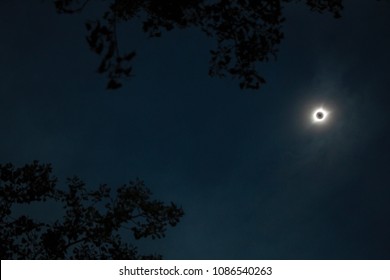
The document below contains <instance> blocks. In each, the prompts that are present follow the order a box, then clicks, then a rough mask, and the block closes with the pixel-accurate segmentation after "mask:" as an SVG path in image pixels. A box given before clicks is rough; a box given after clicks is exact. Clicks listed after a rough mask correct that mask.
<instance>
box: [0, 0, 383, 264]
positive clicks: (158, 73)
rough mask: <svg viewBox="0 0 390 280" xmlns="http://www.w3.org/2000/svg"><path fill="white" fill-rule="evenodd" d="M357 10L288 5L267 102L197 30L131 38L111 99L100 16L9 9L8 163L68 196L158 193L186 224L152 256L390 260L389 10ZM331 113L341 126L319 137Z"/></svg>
mask: <svg viewBox="0 0 390 280" xmlns="http://www.w3.org/2000/svg"><path fill="white" fill-rule="evenodd" d="M344 6H345V9H344V11H343V13H342V18H341V19H334V18H333V17H332V15H331V14H329V13H324V14H322V15H321V14H318V13H315V12H311V11H310V10H309V9H308V7H306V6H305V5H303V4H293V3H291V4H288V5H285V9H284V12H285V17H286V22H285V23H284V27H283V31H284V33H285V38H284V40H283V41H282V43H281V45H280V51H279V54H278V57H277V61H270V62H268V63H265V64H262V65H261V66H260V67H259V69H260V71H261V74H262V75H263V76H264V78H265V79H266V80H267V83H266V85H265V86H264V87H262V88H261V89H260V90H240V88H239V85H238V84H239V82H238V81H237V80H231V79H230V78H225V79H218V78H210V77H209V76H208V75H207V73H208V67H209V64H208V62H209V59H210V55H209V50H210V49H211V48H213V46H214V45H213V44H214V42H213V41H212V40H209V39H208V38H207V37H206V36H205V35H204V34H202V33H201V32H199V31H197V30H195V29H191V30H181V31H180V30H177V31H173V32H169V33H164V34H163V36H162V37H161V38H153V39H149V38H147V36H146V35H145V34H144V33H142V31H141V28H140V27H141V24H140V23H137V22H134V23H130V24H124V25H123V26H122V27H121V33H120V34H121V41H120V47H121V49H122V50H123V51H127V50H133V49H135V50H136V51H137V56H136V58H135V60H134V64H133V69H134V74H135V76H134V77H133V78H131V79H130V80H128V81H126V82H125V84H124V87H123V88H121V89H120V90H116V91H107V90H106V89H105V86H106V82H107V80H106V79H105V78H104V76H101V75H99V74H98V73H97V72H96V68H97V66H98V64H99V62H100V58H99V57H98V56H96V55H95V54H94V53H92V52H91V51H90V50H89V48H88V45H87V43H86V41H85V36H86V34H87V33H86V30H85V27H84V22H85V21H86V20H87V19H94V18H96V17H98V16H99V15H100V14H101V13H100V12H101V11H100V8H98V7H92V6H90V7H88V8H87V9H86V10H85V12H84V13H82V14H80V15H71V16H68V15H58V14H56V12H55V10H54V7H53V5H52V4H51V3H50V1H44V2H43V3H41V1H13V0H2V1H1V2H0V34H1V39H0V80H1V82H0V120H1V122H0V127H1V137H0V161H1V163H6V162H12V163H14V164H15V165H17V166H21V165H24V164H25V163H29V162H31V161H33V160H39V161H40V162H42V163H52V164H53V168H54V174H55V175H56V176H58V177H59V179H60V182H61V183H62V184H64V183H65V179H66V178H67V177H69V176H73V175H78V176H79V177H80V178H82V179H83V180H85V181H86V183H87V185H88V186H92V187H93V186H98V185H99V184H100V183H108V184H109V185H110V186H113V187H115V186H120V185H122V184H124V183H126V182H128V181H130V180H134V179H135V178H137V177H138V178H141V179H143V180H144V181H145V184H146V185H147V186H148V187H149V188H150V189H151V190H152V192H153V194H154V197H155V198H157V199H161V200H164V201H167V202H169V201H173V202H175V203H177V204H178V205H181V206H182V207H183V209H184V211H185V216H184V217H183V219H182V220H181V222H180V223H179V225H178V226H177V227H175V228H170V229H169V230H168V232H167V236H166V238H163V239H161V240H153V241H151V240H145V241H141V242H138V243H136V245H139V249H140V252H141V253H153V252H156V253H161V254H162V255H163V257H164V258H165V259H383V258H385V259H389V258H390V116H389V112H390V66H389V65H390V3H389V2H387V1H382V2H377V1H374V0H359V1H356V0H350V1H345V2H344ZM321 106H322V107H323V108H325V109H326V110H328V111H329V112H330V113H329V115H328V116H327V119H326V120H325V122H323V123H313V121H312V113H313V110H315V109H316V108H318V107H321ZM47 207H49V206H47ZM48 210H50V211H48ZM34 211H38V210H34ZM48 212H50V215H55V211H54V210H51V209H45V210H44V213H48ZM46 218H48V219H49V218H50V217H46Z"/></svg>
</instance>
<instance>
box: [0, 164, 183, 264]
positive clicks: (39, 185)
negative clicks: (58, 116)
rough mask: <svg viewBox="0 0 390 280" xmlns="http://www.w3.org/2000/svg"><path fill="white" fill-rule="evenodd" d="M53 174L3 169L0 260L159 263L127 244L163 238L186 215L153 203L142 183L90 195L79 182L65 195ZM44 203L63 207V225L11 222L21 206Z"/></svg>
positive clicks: (43, 169) (41, 167)
mask: <svg viewBox="0 0 390 280" xmlns="http://www.w3.org/2000/svg"><path fill="white" fill-rule="evenodd" d="M51 173H52V168H51V165H49V164H40V163H39V162H37V161H34V162H33V163H31V164H26V165H25V166H23V167H20V168H16V167H14V166H13V165H12V164H10V163H8V164H3V165H0V224H1V227H2V230H1V233H0V241H1V242H0V257H1V259H152V258H161V255H152V254H150V255H141V254H139V253H138V249H137V247H135V246H133V245H131V244H128V243H127V242H126V241H125V240H126V239H128V237H130V236H133V237H134V238H135V239H140V238H147V237H151V238H153V239H155V238H162V237H164V236H165V232H166V230H167V228H168V227H174V226H176V225H177V223H178V222H179V221H180V218H181V217H182V216H183V214H184V212H183V209H182V208H181V207H178V206H176V205H175V204H174V203H170V204H164V203H163V202H161V201H158V200H153V199H152V198H151V192H150V190H149V189H147V188H146V187H145V185H144V182H143V181H141V180H138V179H137V180H136V181H134V182H130V183H129V184H126V185H123V186H121V187H119V188H117V189H116V192H115V193H114V194H113V193H112V191H111V188H110V187H108V186H107V185H100V186H99V188H98V189H97V190H94V191H90V190H88V189H87V188H86V186H85V183H84V182H83V181H82V180H80V179H79V178H78V177H73V178H70V179H68V182H67V185H68V188H67V190H62V189H59V188H57V178H56V177H54V176H52V175H51ZM45 201H54V202H58V203H60V204H62V205H63V208H62V209H63V212H64V213H63V216H62V218H61V219H57V220H56V221H55V222H53V223H48V222H47V221H45V219H44V217H42V218H41V221H37V220H36V219H33V218H31V217H28V216H27V215H20V216H19V217H17V218H13V217H12V211H13V210H14V207H15V206H17V205H20V204H31V203H34V202H45ZM126 225H131V226H130V227H128V226H126ZM126 229H127V230H126ZM124 231H125V232H127V233H126V236H127V237H126V236H124V233H123V232H124Z"/></svg>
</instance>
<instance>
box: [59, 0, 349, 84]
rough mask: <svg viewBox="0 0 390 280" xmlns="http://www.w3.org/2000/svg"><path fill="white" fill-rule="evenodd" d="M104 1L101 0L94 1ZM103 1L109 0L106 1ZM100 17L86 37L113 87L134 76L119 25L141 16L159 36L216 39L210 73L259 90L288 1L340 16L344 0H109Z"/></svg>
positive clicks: (72, 9) (76, 2)
mask: <svg viewBox="0 0 390 280" xmlns="http://www.w3.org/2000/svg"><path fill="white" fill-rule="evenodd" d="M96 1H102V0H95V2H96ZM103 1H104V0H103ZM90 2H93V1H91V0H82V1H80V0H55V1H54V3H55V7H56V10H57V12H58V13H70V14H71V13H76V12H81V11H82V10H83V9H84V8H85V7H86V6H87V4H89V3H90ZM108 2H109V3H108V7H107V10H106V11H105V13H104V14H103V16H102V18H101V19H100V20H96V21H88V22H87V23H86V28H87V30H88V32H89V33H88V36H87V41H88V44H89V46H90V48H91V50H92V51H94V52H95V53H97V54H99V55H101V56H102V60H101V63H100V66H99V67H98V72H99V73H106V74H107V76H108V84H107V88H108V89H117V88H120V87H121V86H122V83H121V81H120V80H121V79H123V78H128V77H131V75H132V67H131V65H130V62H131V60H132V59H133V58H134V57H135V51H131V52H128V53H126V54H124V55H122V54H120V52H119V48H118V40H117V36H116V33H117V25H118V24H119V23H121V22H125V21H131V20H136V19H140V20H141V21H142V22H143V27H142V28H143V31H144V32H146V33H148V34H149V36H150V37H160V36H161V35H162V33H163V31H164V30H165V31H170V30H172V29H174V28H190V27H195V28H199V29H200V30H202V31H203V32H204V33H205V34H206V35H208V36H209V37H212V38H214V39H215V40H216V45H217V46H216V49H215V50H211V51H210V53H211V59H210V68H209V75H210V76H217V77H225V76H227V75H229V76H231V77H233V78H238V79H239V84H240V88H243V89H244V88H245V89H248V88H249V89H258V88H260V86H261V85H262V84H264V83H265V79H264V78H263V77H262V76H261V75H260V74H259V73H258V71H257V69H256V67H257V64H258V63H260V62H266V61H268V60H269V59H271V58H275V59H276V54H277V52H278V45H279V44H280V42H281V40H282V38H283V32H282V30H281V29H282V23H283V22H284V20H285V19H284V17H283V13H282V8H283V4H284V3H289V2H305V4H306V5H307V6H308V7H309V8H310V9H311V10H313V11H317V12H320V13H322V12H325V11H328V12H331V13H332V14H333V15H334V17H336V18H338V17H340V16H341V15H340V13H341V10H342V9H343V6H342V0H305V1H302V0H237V1H229V0H219V1H210V0H209V1H206V0H166V1H161V0H110V1H108Z"/></svg>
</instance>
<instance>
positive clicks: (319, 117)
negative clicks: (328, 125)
mask: <svg viewBox="0 0 390 280" xmlns="http://www.w3.org/2000/svg"><path fill="white" fill-rule="evenodd" d="M327 116H328V111H326V110H325V109H323V108H318V109H316V110H314V112H313V122H316V123H320V122H324V121H326V119H327Z"/></svg>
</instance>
